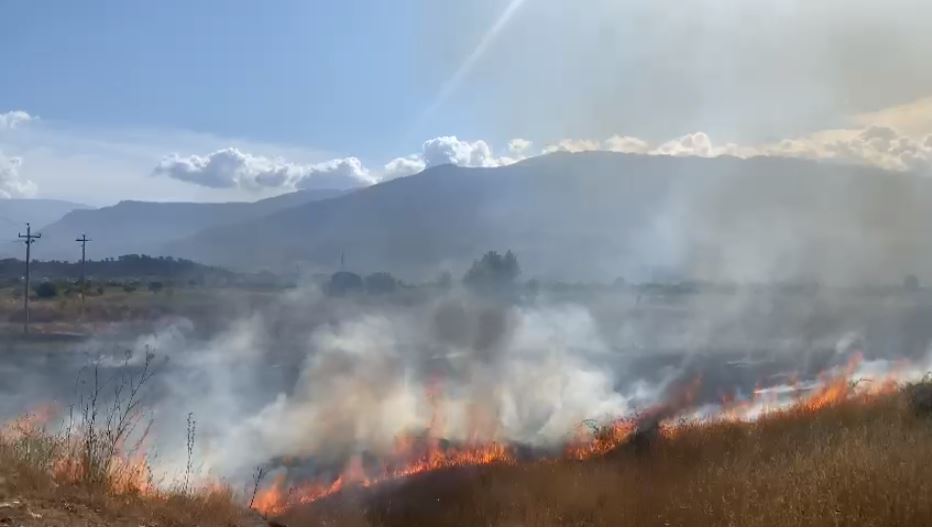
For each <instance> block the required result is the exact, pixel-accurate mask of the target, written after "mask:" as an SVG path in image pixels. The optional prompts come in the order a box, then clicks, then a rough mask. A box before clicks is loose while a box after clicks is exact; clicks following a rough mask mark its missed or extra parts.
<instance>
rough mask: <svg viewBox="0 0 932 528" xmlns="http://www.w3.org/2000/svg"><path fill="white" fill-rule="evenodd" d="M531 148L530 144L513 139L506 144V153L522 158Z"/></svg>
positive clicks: (524, 140)
mask: <svg viewBox="0 0 932 528" xmlns="http://www.w3.org/2000/svg"><path fill="white" fill-rule="evenodd" d="M530 148H531V142H530V141H528V140H526V139H521V138H514V139H512V140H511V141H509V142H508V152H510V153H511V154H513V155H515V156H524V155H526V154H527V151H528V149H530Z"/></svg>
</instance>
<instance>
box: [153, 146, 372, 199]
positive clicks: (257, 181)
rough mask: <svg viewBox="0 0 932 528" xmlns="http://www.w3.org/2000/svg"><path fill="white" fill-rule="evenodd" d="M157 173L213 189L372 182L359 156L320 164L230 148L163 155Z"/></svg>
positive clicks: (342, 186)
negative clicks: (265, 155) (207, 152)
mask: <svg viewBox="0 0 932 528" xmlns="http://www.w3.org/2000/svg"><path fill="white" fill-rule="evenodd" d="M154 173H155V174H156V175H163V176H168V177H170V178H174V179H177V180H181V181H186V182H190V183H195V184H197V185H202V186H205V187H210V188H214V189H225V188H241V189H247V190H254V191H255V190H261V189H268V188H272V189H295V188H298V189H308V188H318V189H323V188H328V189H329V188H332V189H346V188H352V187H358V186H360V185H368V184H371V183H373V182H374V178H372V176H370V174H369V171H368V170H367V169H366V168H365V167H363V165H362V162H361V161H360V160H359V159H358V158H354V157H349V158H341V159H334V160H330V161H325V162H322V163H315V164H308V165H298V164H294V163H289V162H286V161H283V160H280V159H269V158H265V157H262V156H254V155H252V154H249V153H246V152H242V151H240V150H239V149H236V148H233V147H230V148H225V149H221V150H218V151H215V152H212V153H210V154H208V155H206V156H198V155H191V156H178V155H177V154H173V155H171V156H168V157H166V158H164V159H163V160H162V161H161V162H160V163H159V165H158V166H157V167H156V168H155V171H154Z"/></svg>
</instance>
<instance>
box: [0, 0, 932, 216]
mask: <svg viewBox="0 0 932 528" xmlns="http://www.w3.org/2000/svg"><path fill="white" fill-rule="evenodd" d="M904 13H912V15H911V16H909V17H905V16H903V14H904ZM928 15H932V5H930V4H928V3H924V2H921V1H909V0H894V1H892V2H886V3H883V4H882V5H879V4H877V3H874V2H844V1H835V0H832V1H826V2H819V3H817V4H813V3H810V2H802V1H796V0H787V1H776V0H775V1H770V2H765V1H755V2H740V1H729V0H701V1H696V2H689V3H684V2H676V1H672V0H658V1H643V2H633V1H632V2H614V1H611V0H592V1H588V2H583V3H580V2H570V1H559V0H529V1H524V2H522V1H520V0H474V1H469V2H445V1H441V2H431V1H426V0H423V1H414V0H407V1H392V2H376V1H369V2H364V1H352V0H350V1H339V2H337V1H333V2H324V1H315V2H310V1H277V2H257V1H251V2H246V1H241V0H235V1H224V2H220V1H204V2H182V1H177V0H170V1H162V2H142V1H89V2H80V3H79V2H49V1H42V0H38V1H19V2H17V1H10V0H0V19H2V20H4V23H3V32H0V75H2V80H3V82H0V116H3V115H4V114H6V115H8V116H9V115H13V114H12V112H23V113H25V114H27V115H28V116H29V117H30V119H29V120H28V124H27V125H23V124H22V123H27V121H23V120H19V121H17V122H18V123H20V126H17V127H15V128H16V129H15V130H14V129H13V128H14V127H13V126H6V127H5V128H4V127H0V196H2V195H4V190H3V187H4V186H3V184H2V180H3V179H6V180H7V181H13V179H15V178H19V180H21V181H20V184H22V185H18V186H10V185H7V186H6V187H7V188H8V190H9V189H13V190H12V191H9V192H6V194H8V195H16V194H23V192H22V190H23V189H27V188H29V189H34V192H33V193H32V194H35V195H38V196H48V197H59V198H71V199H76V200H80V201H88V202H93V203H109V202H113V201H116V200H119V199H121V198H137V199H138V198H151V199H162V200H171V199H193V200H222V199H254V198H257V197H262V196H265V195H270V194H276V193H279V192H284V191H287V190H292V189H294V188H301V187H307V186H315V185H322V184H324V183H327V184H340V183H341V182H344V183H346V184H350V183H359V184H369V183H372V182H374V181H378V180H380V179H384V178H386V177H394V176H398V175H404V174H407V173H410V172H413V171H416V170H419V169H422V168H423V167H425V166H429V165H431V164H432V163H438V162H454V163H461V164H467V165H486V166H491V165H497V164H503V163H509V162H513V161H515V160H518V159H521V158H522V157H525V156H528V155H536V154H539V153H541V152H544V151H549V150H554V149H562V150H585V149H589V148H609V149H612V150H622V151H644V152H656V153H673V154H696V153H698V154H699V155H712V154H718V153H735V152H738V150H737V149H738V148H739V147H740V148H745V149H752V148H756V149H757V150H755V151H754V152H765V153H770V152H771V151H772V149H773V148H775V147H772V146H773V145H777V144H779V143H780V142H781V141H784V140H788V139H790V140H805V141H810V142H813V141H815V142H816V143H818V145H815V146H813V145H809V144H807V145H806V146H805V147H806V149H809V150H807V152H809V151H811V150H812V149H816V150H818V149H822V150H824V149H825V148H827V147H825V141H824V139H825V138H826V137H831V138H832V140H837V139H838V138H839V137H842V138H843V139H845V140H846V141H847V140H849V139H850V138H853V137H856V134H857V133H858V131H861V129H863V128H864V127H865V126H866V125H870V124H872V123H864V122H863V119H862V116H864V115H870V114H873V115H881V116H883V118H882V119H880V121H881V122H882V121H884V120H887V121H889V120H891V119H893V120H896V119H900V121H902V119H901V118H902V115H905V114H920V115H924V112H923V111H921V110H920V111H918V112H917V111H915V110H913V111H909V110H902V109H901V110H900V111H899V113H900V114H901V116H900V118H895V117H894V116H892V114H889V112H892V111H893V110H890V109H895V108H901V107H902V105H909V104H919V105H920V106H921V105H923V104H925V103H923V101H925V98H927V97H929V96H930V95H932V70H930V69H929V68H928V67H927V60H928V57H929V56H930V54H932V36H930V33H932V32H929V31H926V28H925V27H924V26H925V24H924V22H925V21H926V20H928V19H929V16H928ZM921 108H925V107H924V106H921ZM883 112H888V113H887V114H884V113H883ZM17 115H19V114H17ZM900 121H897V123H898V129H897V133H902V132H903V130H901V129H902V128H904V126H905V128H910V127H912V128H915V129H916V130H913V131H912V132H910V135H909V137H910V138H912V139H913V140H916V141H918V142H919V143H918V144H922V138H923V137H924V134H925V133H926V131H925V129H923V128H922V127H921V126H919V125H916V124H915V123H906V124H904V123H902V122H900ZM2 122H3V121H2V120H0V123H2ZM7 122H8V123H12V120H11V119H7ZM838 130H846V131H848V132H846V133H845V134H842V135H841V136H839V133H837V132H831V131H838ZM930 131H932V130H930ZM611 138H615V139H614V140H613V142H609V140H610V139H611ZM432 139H438V141H434V142H433V143H429V144H428V143H426V142H429V140H432ZM516 139H517V140H520V141H519V142H518V143H512V140H516ZM671 141H673V142H674V143H672V144H668V143H669V142H671ZM820 141H821V143H820ZM509 145H512V147H513V146H515V145H531V146H525V147H524V148H518V149H515V148H509ZM852 148H853V147H852ZM697 149H698V150H697ZM768 149H770V150H768ZM794 149H796V150H793V152H794V153H796V152H797V151H799V150H801V149H802V147H799V148H796V147H794ZM849 150H850V149H849ZM741 152H744V153H747V152H751V150H742V151H741ZM215 154H216V155H215ZM829 154H831V155H832V156H834V155H836V154H832V153H829ZM829 154H826V153H825V152H822V151H820V152H819V154H818V155H819V156H823V157H824V156H826V155H829ZM794 155H795V154H794ZM807 155H814V154H811V153H810V154H807ZM871 155H873V154H871ZM884 155H886V154H884ZM859 156H861V157H866V155H860V154H859ZM396 160H398V161H397V162H396V163H395V164H394V165H391V169H390V168H389V167H388V165H389V164H391V163H392V162H393V161H396ZM885 163H887V161H885ZM890 163H892V162H890ZM321 164H323V165H321ZM334 175H335V176H334ZM340 178H343V179H342V180H341V179H340ZM23 182H26V183H28V184H30V185H32V187H29V185H26V186H25V187H24V186H23V185H25V184H23ZM315 182H318V183H315ZM88 184H93V185H94V188H93V190H92V191H91V190H88ZM97 184H100V185H97ZM17 189H18V190H17ZM101 189H104V190H101ZM14 191H16V192H14Z"/></svg>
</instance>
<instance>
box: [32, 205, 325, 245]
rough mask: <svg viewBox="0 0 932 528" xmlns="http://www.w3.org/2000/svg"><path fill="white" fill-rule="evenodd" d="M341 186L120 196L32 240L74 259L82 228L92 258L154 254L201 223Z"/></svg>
mask: <svg viewBox="0 0 932 528" xmlns="http://www.w3.org/2000/svg"><path fill="white" fill-rule="evenodd" d="M341 192H342V191H333V190H306V191H298V192H294V193H289V194H285V195H281V196H276V197H273V198H267V199H264V200H259V201H257V202H228V203H179V202H140V201H123V202H120V203H118V204H116V205H113V206H110V207H102V208H100V209H91V210H78V211H72V212H70V213H68V214H67V215H65V216H64V217H62V218H61V219H60V220H58V221H57V222H55V223H53V224H51V225H48V226H46V227H45V228H43V229H42V241H41V242H40V243H39V244H36V246H35V249H36V258H40V259H42V260H47V259H65V260H73V259H74V258H76V255H79V253H80V252H79V251H78V250H77V247H78V246H77V244H76V243H75V242H74V239H75V237H77V236H79V235H80V234H82V233H86V234H87V236H88V237H89V238H91V239H92V240H93V242H91V243H90V244H88V246H87V248H88V256H89V257H90V256H93V258H95V259H99V258H104V257H116V256H119V255H125V254H132V253H141V254H152V255H158V254H160V253H159V252H160V250H161V248H162V247H163V246H164V245H165V244H166V243H168V242H170V241H172V240H175V239H179V238H183V237H187V236H191V235H193V234H195V233H197V232H198V231H200V230H202V229H206V228H210V227H214V226H220V225H223V224H230V223H236V222H247V221H249V220H251V219H254V218H259V217H262V216H265V215H268V214H271V213H273V212H275V211H279V210H281V209H286V208H289V207H294V206H297V205H301V204H306V203H308V202H313V201H315V200H322V199H325V198H330V197H333V196H337V195H339V194H340V193H341ZM40 244H41V245H40Z"/></svg>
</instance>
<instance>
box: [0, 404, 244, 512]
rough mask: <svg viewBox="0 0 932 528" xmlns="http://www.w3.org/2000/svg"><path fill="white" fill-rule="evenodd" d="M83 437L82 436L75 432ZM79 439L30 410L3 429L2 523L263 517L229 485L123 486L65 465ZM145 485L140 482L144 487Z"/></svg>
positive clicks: (0, 469)
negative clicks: (54, 429)
mask: <svg viewBox="0 0 932 528" xmlns="http://www.w3.org/2000/svg"><path fill="white" fill-rule="evenodd" d="M78 440H80V439H78ZM75 443H76V442H75V439H74V438H69V437H67V436H65V435H62V434H51V433H48V432H46V431H44V430H43V429H42V428H41V427H36V422H35V421H34V420H33V419H32V417H26V418H24V419H21V420H19V421H17V422H14V423H12V424H7V425H6V426H5V427H4V428H3V430H2V434H0V524H7V525H88V526H93V525H150V526H151V525H172V526H176V525H219V526H228V525H243V524H256V523H261V519H259V518H258V517H257V516H255V515H254V514H251V513H250V512H248V511H247V510H246V509H245V508H244V507H243V506H242V502H241V499H240V498H239V497H236V496H235V495H234V493H233V492H232V490H231V489H230V488H229V487H227V486H222V485H216V486H210V487H203V488H195V489H192V490H189V491H187V492H185V491H183V490H182V488H181V487H180V486H173V487H169V488H168V489H164V490H163V489H156V488H145V487H138V486H136V487H134V486H130V487H122V488H120V489H115V488H113V487H112V485H111V484H112V483H111V482H106V481H99V480H94V479H86V478H78V479H75V478H73V477H74V475H71V474H68V473H67V472H65V473H63V472H62V471H60V468H61V466H62V462H63V460H68V459H69V457H73V456H74V454H73V446H74V445H75ZM140 488H142V489H140Z"/></svg>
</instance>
